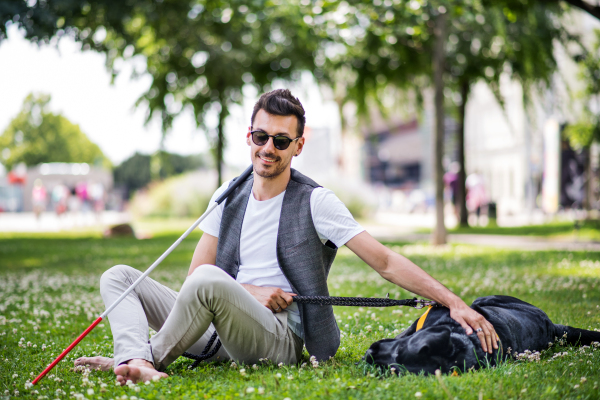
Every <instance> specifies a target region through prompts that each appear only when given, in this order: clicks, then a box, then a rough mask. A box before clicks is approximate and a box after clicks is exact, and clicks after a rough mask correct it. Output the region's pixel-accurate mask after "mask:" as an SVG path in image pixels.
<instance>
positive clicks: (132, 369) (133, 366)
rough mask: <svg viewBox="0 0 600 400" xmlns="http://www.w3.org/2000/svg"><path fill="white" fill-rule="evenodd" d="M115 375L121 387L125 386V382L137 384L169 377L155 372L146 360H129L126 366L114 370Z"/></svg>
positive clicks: (122, 365)
mask: <svg viewBox="0 0 600 400" xmlns="http://www.w3.org/2000/svg"><path fill="white" fill-rule="evenodd" d="M115 374H116V375H117V382H119V383H120V384H121V386H123V385H125V384H126V383H127V381H132V382H133V383H138V382H146V381H152V380H158V379H161V378H167V377H168V376H169V375H167V374H165V373H164V372H159V371H157V370H155V369H154V366H153V365H152V363H150V362H148V361H146V360H130V361H129V362H128V363H127V364H121V365H119V366H118V367H117V368H115Z"/></svg>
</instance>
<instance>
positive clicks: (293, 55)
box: [0, 0, 316, 185]
mask: <svg viewBox="0 0 600 400" xmlns="http://www.w3.org/2000/svg"><path fill="white" fill-rule="evenodd" d="M3 7H4V8H5V9H6V8H9V10H8V12H7V11H5V12H4V13H2V21H3V22H6V21H8V20H9V16H10V15H11V14H12V18H10V20H11V21H14V22H16V23H17V24H19V25H20V26H22V27H24V28H25V30H26V37H28V38H29V39H30V40H32V41H37V42H48V41H50V40H51V38H52V37H60V36H61V35H65V34H70V35H72V36H74V37H75V39H76V40H78V41H81V42H82V43H83V44H84V49H89V48H91V49H95V50H97V51H101V52H103V53H105V54H106V55H107V66H108V68H109V69H110V70H111V72H112V73H113V75H117V74H118V73H119V68H118V66H119V63H118V62H117V61H118V60H120V59H130V58H134V57H142V58H143V59H144V61H145V64H146V68H145V70H144V71H137V72H136V74H138V75H139V74H144V73H148V74H150V76H151V77H152V84H151V85H150V87H149V88H148V91H147V92H146V93H144V94H143V95H142V96H141V98H140V99H139V100H138V102H137V104H138V105H139V104H144V105H146V106H147V107H148V114H147V120H148V121H149V120H150V119H151V118H152V117H153V116H154V115H158V116H159V117H160V118H161V120H162V125H163V132H165V134H166V132H168V131H169V129H170V127H171V124H172V121H173V119H174V118H175V117H176V116H177V115H179V114H180V113H181V112H183V110H185V109H186V108H188V107H189V108H190V109H191V110H192V111H193V113H194V116H195V118H196V122H197V124H198V125H199V126H201V127H203V128H204V129H205V130H207V133H208V137H209V142H210V144H211V147H212V150H213V154H214V156H215V157H214V158H215V163H216V168H217V171H218V177H219V178H218V179H219V185H220V184H221V181H222V173H221V166H222V159H223V150H224V148H225V145H226V143H225V138H224V125H225V120H226V118H227V116H228V114H229V108H230V106H231V105H233V104H235V103H240V102H241V101H242V99H243V96H242V89H243V87H244V86H245V85H254V86H255V87H257V88H258V89H259V90H264V89H266V88H268V87H269V85H270V83H271V82H273V81H274V80H276V79H290V78H292V77H293V76H294V74H295V72H297V71H299V70H304V69H308V70H312V69H313V65H314V64H313V50H314V49H315V48H316V43H315V42H314V41H313V40H311V37H310V32H311V29H310V27H309V26H308V25H307V24H306V23H305V22H304V20H303V18H302V13H301V12H300V10H299V8H298V7H299V6H298V5H297V4H296V3H290V2H284V1H281V0H267V1H257V2H246V1H242V0H233V1H224V0H200V1H194V2H190V1H187V0H164V1H152V0H135V1H134V0H128V1H123V2H119V1H114V0H100V1H94V2H87V1H73V2H71V1H47V2H42V1H38V2H27V3H26V2H20V3H19V4H17V5H11V6H10V7H7V6H6V5H4V6H3ZM11 7H12V8H11ZM0 10H1V9H0ZM3 25H4V24H3ZM56 27H59V28H60V29H57V28H56ZM3 28H4V26H3ZM0 39H1V37H0ZM207 117H215V118H214V119H215V120H216V121H217V123H216V127H214V129H209V128H213V127H211V126H209V124H207V123H206V121H207ZM240 134H243V132H240Z"/></svg>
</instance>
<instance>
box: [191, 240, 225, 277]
mask: <svg viewBox="0 0 600 400" xmlns="http://www.w3.org/2000/svg"><path fill="white" fill-rule="evenodd" d="M218 243H219V238H216V237H214V236H212V235H209V234H208V233H203V234H202V237H201V238H200V240H199V241H198V244H197V245H196V250H194V255H193V256H192V263H191V264H190V270H189V271H188V276H190V275H191V274H192V272H194V270H195V269H196V268H198V267H199V266H200V265H204V264H210V265H215V264H216V263H217V244H218Z"/></svg>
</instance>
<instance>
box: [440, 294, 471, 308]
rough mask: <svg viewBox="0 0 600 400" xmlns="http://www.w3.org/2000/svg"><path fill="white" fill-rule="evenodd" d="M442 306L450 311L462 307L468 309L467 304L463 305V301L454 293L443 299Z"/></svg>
mask: <svg viewBox="0 0 600 400" xmlns="http://www.w3.org/2000/svg"><path fill="white" fill-rule="evenodd" d="M442 304H444V305H445V306H446V307H448V308H449V309H451V310H452V309H458V308H463V307H468V306H467V303H465V302H464V301H463V299H461V298H460V297H458V296H457V295H455V294H454V293H451V295H450V296H448V298H447V299H444V300H443V301H442Z"/></svg>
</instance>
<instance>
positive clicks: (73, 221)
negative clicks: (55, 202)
mask: <svg viewBox="0 0 600 400" xmlns="http://www.w3.org/2000/svg"><path fill="white" fill-rule="evenodd" d="M130 220H131V217H130V216H129V214H128V213H123V212H117V211H104V212H103V213H101V214H99V215H96V214H95V213H93V212H77V213H71V212H68V213H65V214H63V215H61V216H60V217H59V216H57V215H56V213H53V212H44V213H42V214H41V216H40V218H39V219H37V218H36V217H35V214H34V213H32V212H24V213H0V232H60V231H71V230H85V229H102V228H103V227H106V226H110V225H116V224H122V223H124V222H129V221H130Z"/></svg>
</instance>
